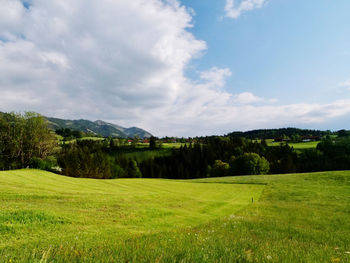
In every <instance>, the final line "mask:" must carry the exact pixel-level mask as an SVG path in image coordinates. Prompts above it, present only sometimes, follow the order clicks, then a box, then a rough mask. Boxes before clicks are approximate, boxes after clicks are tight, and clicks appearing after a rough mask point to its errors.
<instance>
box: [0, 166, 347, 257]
mask: <svg viewBox="0 0 350 263" xmlns="http://www.w3.org/2000/svg"><path fill="white" fill-rule="evenodd" d="M252 197H253V201H254V202H253V203H252ZM0 211H1V212H2V216H1V215H0V235H1V238H0V261H1V262H9V261H10V260H11V261H12V262H349V260H350V255H349V254H348V252H349V251H350V247H349V246H350V245H349V240H350V230H349V229H350V220H349V218H350V172H341V171H339V172H326V173H312V174H290V175H264V176H242V177H227V178H210V179H199V180H190V181H170V180H153V179H121V180H108V181H107V180H106V181H101V180H90V179H74V178H67V177H60V176H57V175H53V174H50V173H46V172H41V171H36V170H20V171H12V172H0ZM12 218H13V219H12ZM23 218H24V219H23Z"/></svg>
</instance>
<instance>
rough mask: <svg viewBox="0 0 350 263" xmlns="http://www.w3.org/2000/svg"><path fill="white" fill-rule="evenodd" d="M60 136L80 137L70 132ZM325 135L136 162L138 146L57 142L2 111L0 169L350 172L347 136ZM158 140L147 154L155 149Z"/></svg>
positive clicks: (209, 143) (175, 174)
mask: <svg viewBox="0 0 350 263" xmlns="http://www.w3.org/2000/svg"><path fill="white" fill-rule="evenodd" d="M58 133H59V134H61V135H62V136H63V137H65V138H68V137H75V138H78V137H80V134H78V133H76V132H74V131H71V130H66V129H64V130H60V131H58ZM338 133H339V135H338V136H337V137H334V136H329V135H327V136H325V137H324V138H323V139H322V141H321V142H320V143H319V144H318V146H317V148H316V149H306V150H303V151H301V152H299V151H298V152H297V151H295V149H293V148H292V147H290V146H289V145H288V144H282V145H280V146H275V147H270V146H268V145H267V143H266V141H265V140H261V141H257V140H251V139H249V138H243V137H237V136H236V134H231V135H228V136H210V137H197V138H195V139H193V140H191V141H193V143H192V142H191V143H189V144H185V145H183V146H181V147H180V148H179V149H171V153H170V154H167V155H162V156H158V157H152V156H151V157H149V158H145V159H142V160H136V159H135V158H133V157H127V156H128V155H127V154H123V153H129V152H133V151H135V147H136V143H137V141H138V140H135V143H131V144H130V145H129V144H125V143H121V142H120V141H119V140H116V139H113V138H105V139H104V140H101V141H93V140H81V141H80V140H77V141H71V142H69V143H62V144H58V139H57V136H56V134H55V133H54V131H52V130H50V129H49V128H48V123H47V121H46V120H45V119H44V118H43V117H42V116H40V115H39V114H36V113H31V112H29V113H25V114H23V115H21V114H15V113H0V169H2V170H8V169H18V168H26V167H31V168H39V169H45V170H51V171H55V172H58V173H61V174H64V175H67V176H72V177H86V178H99V179H111V178H126V177H129V178H140V177H144V178H170V179H191V178H202V177H218V176H235V175H249V174H268V173H272V174H281V173H295V172H313V171H326V170H345V169H350V134H349V133H348V132H347V131H345V130H342V131H339V132H338ZM158 147H160V145H159V144H157V143H156V138H154V137H152V138H151V139H150V146H149V149H147V151H157V150H158V149H157V148H158Z"/></svg>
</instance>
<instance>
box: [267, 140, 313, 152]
mask: <svg viewBox="0 0 350 263" xmlns="http://www.w3.org/2000/svg"><path fill="white" fill-rule="evenodd" d="M319 143H320V142H319V141H318V142H298V143H288V145H289V146H291V147H293V148H294V149H296V150H304V149H312V148H316V147H317V145H318V144H319ZM284 144H285V143H284V142H273V141H269V142H268V146H280V145H284Z"/></svg>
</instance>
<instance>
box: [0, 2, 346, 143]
mask: <svg viewBox="0 0 350 263" xmlns="http://www.w3.org/2000/svg"><path fill="white" fill-rule="evenodd" d="M229 2H230V1H228V3H229ZM231 2H232V7H234V5H233V4H234V2H233V1H231ZM249 3H250V4H249ZM0 4H1V8H0V75H1V76H0V94H1V95H0V110H1V111H24V110H32V111H37V112H40V113H42V114H45V115H48V116H54V117H62V118H87V119H91V120H95V119H104V120H107V121H112V122H115V123H117V124H120V125H124V126H133V125H135V126H140V127H142V128H145V129H147V130H150V131H151V132H152V133H154V134H156V135H159V136H163V135H177V136H194V135H208V134H223V133H227V132H230V131H233V130H246V129H253V128H263V127H264V128H265V127H279V126H286V125H299V124H313V123H322V122H325V121H327V120H329V119H331V118H334V117H339V116H343V115H344V114H348V113H350V101H345V100H344V101H336V102H333V103H330V104H326V105H321V104H294V105H278V104H277V100H276V99H269V98H261V97H259V96H257V95H255V94H252V93H250V92H244V93H241V94H232V93H229V92H228V91H227V90H226V89H225V87H226V80H227V78H229V77H231V75H232V74H231V71H230V69H227V68H217V67H215V66H213V67H212V68H211V69H208V70H207V71H204V72H200V73H199V74H198V78H197V79H190V78H188V77H186V70H187V68H188V67H189V66H190V65H191V61H192V60H193V59H196V58H199V57H200V56H202V55H203V52H204V51H205V50H206V48H207V47H206V43H205V42H204V41H201V40H199V39H196V37H195V36H194V35H193V34H192V33H190V32H189V30H188V29H189V28H191V27H192V15H193V12H192V11H191V10H188V9H186V7H184V6H183V5H181V4H180V3H179V2H178V1H177V0H168V1H161V0H133V1H129V0H118V1H110V0H99V1H96V0H50V1H47V0H28V1H20V0H0ZM262 4H263V1H248V0H246V1H243V2H242V3H241V4H240V5H239V6H238V9H239V13H242V12H243V11H247V10H251V9H252V8H253V7H254V8H256V7H260V6H261V5H262ZM229 7H230V6H229Z"/></svg>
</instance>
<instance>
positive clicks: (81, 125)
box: [46, 117, 152, 138]
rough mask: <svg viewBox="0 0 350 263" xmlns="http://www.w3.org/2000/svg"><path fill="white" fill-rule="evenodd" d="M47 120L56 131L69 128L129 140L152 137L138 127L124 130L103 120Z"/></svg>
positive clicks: (48, 118)
mask: <svg viewBox="0 0 350 263" xmlns="http://www.w3.org/2000/svg"><path fill="white" fill-rule="evenodd" d="M46 119H47V120H48V122H49V125H50V127H51V128H53V129H55V130H57V129H62V128H69V129H72V130H78V131H82V132H90V133H94V134H96V135H102V136H104V137H109V136H112V137H120V138H129V137H134V136H139V137H140V138H149V137H151V136H152V134H151V133H149V132H147V131H145V130H143V129H140V128H137V127H131V128H124V127H122V126H119V125H116V124H113V123H108V122H105V121H101V120H97V121H89V120H64V119H58V118H50V117H46Z"/></svg>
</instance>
